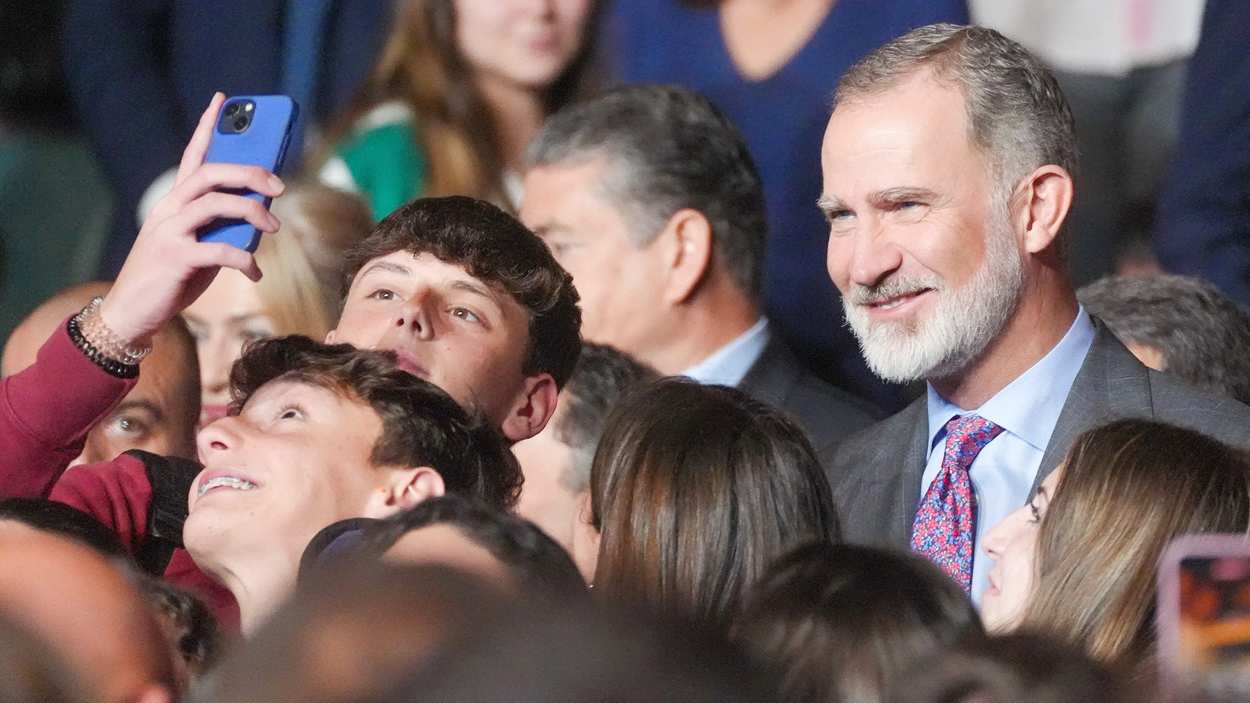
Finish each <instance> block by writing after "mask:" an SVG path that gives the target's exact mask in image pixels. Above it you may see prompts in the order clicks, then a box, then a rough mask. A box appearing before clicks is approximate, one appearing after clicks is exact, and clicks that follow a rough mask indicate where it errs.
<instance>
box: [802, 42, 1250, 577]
mask: <svg viewBox="0 0 1250 703" xmlns="http://www.w3.org/2000/svg"><path fill="white" fill-rule="evenodd" d="M1076 165H1077V155H1076V148H1075V139H1074V137H1073V124H1072V115H1071V112H1070V111H1069V109H1068V105H1067V103H1066V101H1065V100H1064V97H1063V94H1062V92H1061V91H1060V90H1059V87H1058V85H1057V84H1056V83H1055V80H1054V78H1053V77H1052V76H1051V75H1050V73H1049V72H1048V71H1047V70H1046V69H1045V68H1044V67H1043V66H1042V65H1041V64H1040V63H1039V62H1038V61H1037V60H1036V59H1035V58H1034V57H1033V56H1031V55H1029V54H1028V52H1026V51H1025V50H1024V49H1023V48H1021V47H1020V46H1019V45H1018V44H1016V43H1015V42H1012V41H1010V40H1008V39H1006V38H1005V37H1003V36H1002V35H1000V34H998V33H997V32H994V31H992V30H988V29H984V28H980V27H959V26H954V25H931V26H928V27H922V28H920V29H917V30H914V31H912V32H910V33H908V34H906V35H904V36H902V37H900V38H898V39H896V40H894V41H891V42H890V43H888V44H886V45H883V46H882V47H880V48H878V49H877V50H876V51H874V52H873V53H872V54H870V55H869V56H867V57H865V58H864V59H863V60H862V61H861V62H859V63H858V64H856V65H855V66H854V67H852V68H851V69H850V70H849V71H848V72H847V73H846V74H845V75H844V76H843V78H842V80H841V82H840V83H839V86H838V89H837V93H836V95H835V100H834V109H833V113H832V116H831V117H830V120H829V124H828V126H827V128H826V132H825V138H824V144H823V146H822V150H821V166H822V170H823V174H824V185H823V192H822V196H821V201H820V206H821V208H822V209H823V210H824V212H825V214H826V216H827V217H828V220H829V223H830V239H829V248H828V267H829V273H830V276H831V277H832V278H833V281H834V283H835V284H836V285H837V286H838V288H839V289H840V290H841V292H842V295H843V301H844V308H845V314H846V320H847V322H848V324H850V326H851V328H852V329H853V331H854V332H855V334H856V336H857V337H858V339H859V341H860V345H861V349H862V351H863V354H864V356H865V359H866V360H867V362H868V365H869V367H870V368H872V369H873V371H874V372H875V373H876V374H877V375H879V376H881V377H882V378H884V379H887V380H890V381H895V382H909V381H917V380H922V379H923V380H924V381H926V382H927V392H926V395H925V396H924V397H922V398H920V399H918V400H917V401H916V402H915V403H913V404H912V405H911V406H909V407H908V408H906V409H904V410H903V411H902V412H900V413H898V414H897V415H894V416H893V417H890V418H888V419H886V420H884V421H882V422H881V423H879V424H877V425H874V426H873V427H871V428H869V429H867V430H865V431H864V432H862V433H860V434H858V435H856V436H855V437H853V438H851V439H849V440H847V441H846V442H844V443H842V444H840V445H839V446H838V447H837V448H836V450H835V452H834V453H833V455H832V457H831V458H830V459H829V460H828V461H827V462H826V463H827V465H829V466H831V470H830V474H829V478H830V483H831V484H832V486H833V489H834V495H835V499H836V501H837V503H838V506H837V507H838V510H839V513H840V514H841V515H842V517H843V520H844V525H843V527H844V534H845V535H846V536H847V538H848V539H849V540H851V541H855V542H864V543H871V544H879V545H886V546H895V547H910V548H911V549H913V550H915V551H917V552H919V553H921V554H924V555H925V556H927V557H929V558H930V559H931V560H933V561H934V562H936V563H937V564H938V565H939V566H941V567H942V568H943V569H944V570H945V571H947V573H949V574H951V576H952V577H954V578H956V580H957V581H960V582H961V583H962V584H963V585H964V587H965V589H966V590H968V591H969V592H970V594H971V595H972V596H973V598H974V599H979V596H980V594H981V592H982V591H983V590H984V589H985V588H986V585H987V576H988V572H989V568H990V566H991V565H992V562H991V561H990V560H989V559H988V558H987V557H985V556H984V555H983V554H977V553H976V552H977V546H978V543H979V540H978V537H980V536H982V535H984V534H985V532H986V531H987V529H988V528H989V527H992V526H993V525H994V524H995V523H996V522H998V521H999V520H1000V519H1002V518H1003V517H1004V516H1005V515H1007V514H1008V513H1009V512H1011V511H1013V510H1015V509H1016V508H1018V507H1020V506H1021V505H1023V504H1024V503H1025V502H1026V500H1027V499H1028V497H1029V494H1030V492H1031V491H1032V490H1033V489H1034V488H1035V486H1036V485H1037V484H1038V483H1039V482H1040V481H1041V479H1042V478H1044V477H1045V475H1046V474H1048V473H1049V472H1050V471H1051V470H1052V469H1054V468H1055V466H1056V464H1057V463H1058V462H1059V460H1060V459H1061V458H1062V456H1063V454H1064V452H1065V451H1066V450H1067V449H1068V447H1069V445H1070V444H1071V442H1072V440H1073V439H1074V438H1075V436H1076V435H1077V434H1079V433H1080V432H1082V431H1084V430H1086V429H1089V428H1091V427H1094V426H1097V425H1101V424H1104V423H1106V422H1109V421H1111V420H1114V419H1117V418H1122V417H1145V418H1153V419H1155V420H1159V421H1163V422H1170V423H1173V424H1177V425H1182V426H1186V427H1190V428H1193V429H1197V430H1199V431H1202V432H1205V433H1207V434H1210V435H1212V436H1214V437H1216V438H1219V439H1222V440H1225V441H1227V442H1230V443H1233V444H1237V445H1240V446H1246V445H1247V443H1248V441H1250V408H1247V407H1246V406H1243V405H1241V404H1239V403H1237V402H1235V401H1232V400H1227V399H1221V398H1216V397H1213V396H1208V395H1205V394H1203V393H1201V392H1199V391H1197V390H1195V389H1192V388H1190V387H1188V386H1185V385H1183V383H1182V382H1180V381H1179V380H1177V379H1175V378H1173V377H1170V376H1168V375H1166V374H1160V373H1156V372H1154V371H1150V370H1148V369H1147V368H1145V367H1144V366H1142V365H1141V364H1140V363H1139V362H1138V361H1137V360H1136V359H1135V358H1134V357H1133V356H1132V355H1131V354H1130V353H1129V352H1128V351H1127V350H1126V349H1125V348H1124V346H1123V345H1122V344H1121V343H1120V342H1119V341H1117V340H1116V339H1115V337H1114V336H1112V335H1111V334H1110V333H1109V332H1108V331H1107V329H1106V328H1105V327H1104V326H1102V325H1101V324H1100V323H1099V322H1098V320H1096V319H1092V318H1091V317H1090V316H1089V315H1088V314H1086V312H1085V311H1084V310H1083V309H1082V308H1081V307H1080V306H1079V305H1078V303H1077V299H1076V296H1075V294H1074V291H1073V288H1072V284H1071V282H1070V280H1069V277H1068V274H1067V270H1066V265H1065V248H1066V246H1065V241H1064V240H1065V239H1066V238H1067V236H1068V233H1067V232H1065V231H1064V218H1065V216H1066V215H1067V214H1068V211H1069V208H1070V206H1071V203H1072V199H1073V194H1074V183H1073V174H1074V173H1075V172H1076ZM1109 234H1110V233H1103V232H1084V233H1081V236H1108V235H1109Z"/></svg>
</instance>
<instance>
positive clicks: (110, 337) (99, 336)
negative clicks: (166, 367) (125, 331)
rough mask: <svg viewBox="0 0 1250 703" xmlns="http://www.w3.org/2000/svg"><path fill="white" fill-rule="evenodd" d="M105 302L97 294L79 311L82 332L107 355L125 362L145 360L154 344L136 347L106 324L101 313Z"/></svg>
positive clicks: (79, 323)
mask: <svg viewBox="0 0 1250 703" xmlns="http://www.w3.org/2000/svg"><path fill="white" fill-rule="evenodd" d="M103 303H104V298H101V297H100V296H98V295H97V296H96V297H94V298H92V299H91V302H90V303H87V307H85V308H83V309H82V312H80V313H78V327H79V329H81V330H82V334H83V336H84V337H86V338H87V341H89V342H91V344H92V346H94V347H95V348H96V349H99V350H100V352H101V353H102V354H104V355H105V356H107V357H109V358H111V359H116V360H118V361H120V362H122V363H123V364H128V365H132V366H133V365H135V364H138V363H139V362H140V361H143V357H145V356H147V355H148V354H150V353H152V345H150V344H149V345H148V346H146V347H136V346H133V345H131V344H130V343H129V342H128V341H127V340H125V339H122V338H121V337H118V336H117V334H116V333H115V332H113V330H111V329H109V328H108V325H105V324H104V317H103V316H102V315H101V314H100V306H101V305H102V304H103Z"/></svg>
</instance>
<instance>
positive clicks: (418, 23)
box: [320, 0, 599, 214]
mask: <svg viewBox="0 0 1250 703" xmlns="http://www.w3.org/2000/svg"><path fill="white" fill-rule="evenodd" d="M598 15H599V5H598V4H597V3H596V6H595V7H594V8H593V9H592V11H591V15H590V17H589V18H588V19H587V23H586V28H585V34H584V37H585V38H584V39H583V41H582V47H581V51H580V53H579V54H578V56H577V57H575V58H574V59H573V61H572V62H571V63H570V64H569V66H568V67H567V68H566V69H565V71H564V73H563V74H562V75H561V76H560V77H559V78H558V79H556V82H555V83H554V84H553V85H552V86H551V88H550V90H549V91H548V94H547V96H546V97H547V101H546V102H547V111H548V112H549V113H550V112H552V111H554V110H556V109H558V108H559V107H561V106H562V105H564V104H565V103H567V102H570V101H571V100H573V99H574V98H576V97H579V96H581V95H584V94H588V93H589V92H590V91H591V90H592V89H593V87H594V86H595V85H597V83H598V76H599V72H598V70H597V69H596V68H594V67H592V66H591V64H592V59H593V57H594V52H593V51H592V49H591V44H592V41H591V39H592V38H593V36H594V31H595V26H596V19H597V17H598ZM392 26H393V27H394V29H393V30H392V31H391V34H390V36H389V38H388V39H387V41H386V44H385V45H384V46H383V48H382V52H381V54H380V56H379V58H378V62H377V63H376V64H375V65H374V67H373V70H372V72H371V73H370V75H369V77H368V79H367V80H366V82H365V85H364V87H363V89H362V90H361V92H360V93H359V95H358V96H357V98H356V99H355V101H354V102H353V105H352V107H351V109H349V110H348V111H347V113H346V114H345V115H344V117H343V119H341V120H339V121H337V122H336V123H335V124H334V125H333V126H332V128H331V129H330V130H329V132H328V134H327V138H326V142H325V144H326V146H327V149H333V147H334V145H335V144H337V143H339V142H340V141H341V140H342V139H343V138H344V137H345V136H346V135H347V134H349V133H350V132H351V130H352V127H353V125H354V124H355V123H356V121H357V120H358V119H360V118H361V117H362V116H363V115H364V114H365V113H367V112H368V111H369V110H370V109H372V108H373V107H375V106H377V105H378V104H380V103H383V102H387V101H389V100H399V101H401V102H402V103H404V104H405V105H407V106H408V107H409V108H410V109H411V110H412V112H413V114H414V115H416V118H417V121H418V123H419V127H418V130H417V132H418V137H417V139H418V140H419V146H420V147H421V150H422V151H423V152H424V153H425V155H426V158H427V160H428V163H429V175H428V177H427V179H426V185H425V191H424V192H423V193H420V195H425V196H443V195H471V196H473V197H477V198H482V199H484V200H490V201H492V202H495V203H505V202H507V199H506V197H505V193H504V188H503V182H502V180H501V175H502V173H503V167H504V157H503V154H502V149H501V147H500V144H499V139H498V137H497V135H498V129H497V121H496V119H495V116H494V115H492V114H491V111H490V108H489V107H488V106H487V103H486V100H485V98H483V97H482V95H481V93H480V92H479V91H478V89H477V88H476V86H475V85H474V83H473V81H472V75H471V69H470V67H469V66H468V64H467V62H466V61H465V60H464V57H463V55H462V54H461V52H460V49H459V47H458V46H457V45H456V13H455V7H454V5H453V0H400V2H397V3H396V7H395V19H394V22H393V24H392ZM329 156H330V153H329V151H327V152H326V153H323V154H322V158H321V159H320V160H321V161H324V160H325V159H326V158H328V157H329ZM383 214H384V213H383Z"/></svg>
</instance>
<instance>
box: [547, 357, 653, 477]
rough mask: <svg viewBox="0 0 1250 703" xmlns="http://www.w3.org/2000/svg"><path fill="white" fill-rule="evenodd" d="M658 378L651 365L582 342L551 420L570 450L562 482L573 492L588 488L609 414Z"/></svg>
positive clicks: (556, 434)
mask: <svg viewBox="0 0 1250 703" xmlns="http://www.w3.org/2000/svg"><path fill="white" fill-rule="evenodd" d="M657 378H659V374H658V373H657V372H656V371H655V369H652V368H651V367H650V366H647V365H646V364H644V363H642V362H641V361H638V360H636V359H634V358H633V357H632V356H630V355H628V354H626V353H625V352H623V351H621V350H619V349H616V348H615V347H610V346H608V345H606V344H594V343H592V342H584V343H583V344H582V353H581V355H580V356H578V357H577V365H576V366H574V367H573V375H572V376H569V380H568V383H566V384H564V388H563V389H561V391H560V410H561V411H560V412H559V413H557V414H556V416H555V417H554V418H552V420H551V422H552V424H553V425H554V427H553V431H554V434H555V438H556V439H557V440H559V441H560V442H562V443H563V444H565V445H567V446H568V447H569V448H570V449H571V450H572V455H573V458H572V462H571V463H570V465H569V467H568V470H567V472H566V473H565V475H563V476H561V477H560V482H561V484H562V485H564V487H565V488H567V489H569V490H570V491H573V492H579V491H583V490H586V487H587V486H588V485H589V484H590V466H591V463H592V462H593V461H594V458H595V449H596V448H597V447H598V446H599V438H600V437H601V436H603V427H604V424H605V423H606V421H607V419H608V414H609V413H610V412H612V408H613V407H615V406H616V402H617V401H618V400H620V399H621V398H622V397H623V396H624V395H625V394H626V393H628V392H629V391H631V390H633V389H634V388H636V387H638V386H641V385H644V384H646V383H649V382H651V381H654V380H656V379H657Z"/></svg>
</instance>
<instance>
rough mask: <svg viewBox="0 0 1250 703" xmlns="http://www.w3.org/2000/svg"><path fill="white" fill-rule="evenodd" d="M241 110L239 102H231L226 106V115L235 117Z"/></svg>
mask: <svg viewBox="0 0 1250 703" xmlns="http://www.w3.org/2000/svg"><path fill="white" fill-rule="evenodd" d="M238 111H239V104H238V103H230V104H229V105H227V106H226V117H233V116H234V115H235V113H237V112H238Z"/></svg>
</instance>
